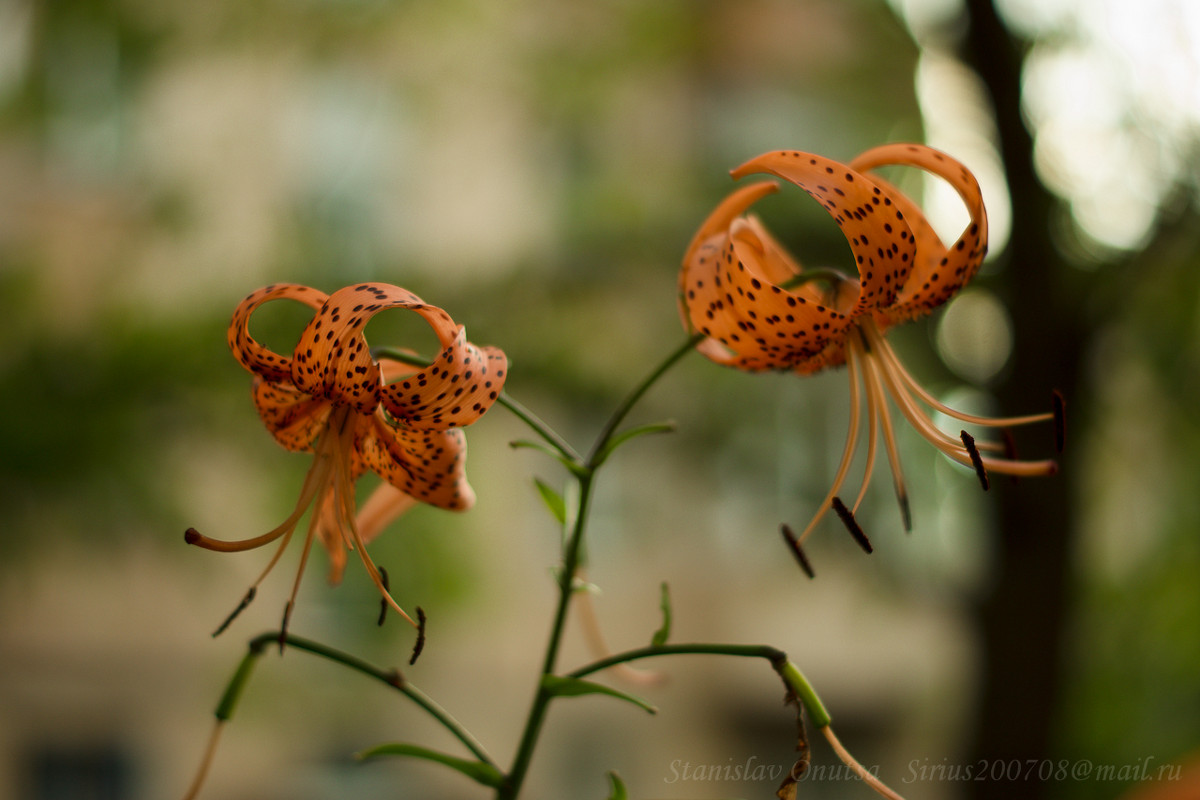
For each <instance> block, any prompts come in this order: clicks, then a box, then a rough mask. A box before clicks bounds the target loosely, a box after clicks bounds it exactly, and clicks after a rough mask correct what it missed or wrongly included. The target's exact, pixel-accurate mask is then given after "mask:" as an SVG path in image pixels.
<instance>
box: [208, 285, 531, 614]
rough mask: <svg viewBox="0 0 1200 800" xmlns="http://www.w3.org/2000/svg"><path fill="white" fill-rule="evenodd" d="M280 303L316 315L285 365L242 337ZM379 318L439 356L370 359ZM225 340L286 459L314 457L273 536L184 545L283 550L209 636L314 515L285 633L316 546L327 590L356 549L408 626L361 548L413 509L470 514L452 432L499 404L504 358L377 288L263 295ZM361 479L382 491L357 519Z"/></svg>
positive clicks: (421, 306)
mask: <svg viewBox="0 0 1200 800" xmlns="http://www.w3.org/2000/svg"><path fill="white" fill-rule="evenodd" d="M285 299H286V300H292V301H296V302H300V303H303V304H304V305H307V306H308V307H310V308H312V309H313V310H314V311H315V314H314V315H313V318H312V320H311V321H310V322H309V323H308V325H307V326H306V327H305V328H304V331H303V332H302V333H301V335H300V340H299V343H298V344H297V345H296V347H295V350H294V351H293V353H292V356H291V357H290V358H288V357H286V356H282V355H279V354H277V353H274V352H272V351H271V350H269V349H267V348H266V347H264V346H263V345H261V344H259V343H258V342H257V341H255V339H254V337H252V336H251V335H250V331H249V327H248V326H249V322H250V316H251V314H252V313H253V312H254V311H255V309H257V308H258V307H259V306H261V305H262V304H264V303H266V302H268V301H271V300H285ZM387 309H406V310H409V311H413V312H416V313H417V314H419V315H420V316H421V317H422V318H423V319H424V320H425V321H426V322H427V323H428V324H429V326H430V327H431V328H432V329H433V331H434V332H435V333H436V335H437V338H438V342H439V344H440V346H441V348H442V349H441V352H440V353H439V354H438V355H437V357H436V358H435V359H434V360H433V363H432V364H430V365H429V366H428V367H426V368H424V369H420V368H417V367H414V366H411V365H409V364H405V363H401V362H400V361H396V360H393V359H388V358H381V359H379V360H378V361H377V360H375V359H374V358H373V357H372V355H371V352H370V350H369V349H368V347H367V342H366V339H365V338H364V337H363V329H364V328H365V327H366V324H367V322H368V321H369V320H370V319H371V318H372V317H374V316H375V315H376V314H378V313H379V312H381V311H384V310H387ZM228 339H229V346H230V349H231V350H232V351H233V355H234V357H235V358H236V359H237V360H238V362H239V363H240V364H241V365H242V366H243V367H245V368H246V369H247V370H249V371H250V372H251V373H253V374H254V386H253V397H254V403H255V406H256V407H257V409H258V413H259V416H260V417H261V418H262V421H263V423H264V424H265V425H266V426H267V429H268V430H269V431H270V432H271V434H272V435H273V436H274V437H275V440H276V441H277V442H279V444H281V445H283V446H284V447H285V448H287V449H288V450H291V451H294V452H306V453H313V461H312V466H311V467H310V468H309V471H308V475H307V476H306V477H305V479H304V483H303V485H302V487H301V490H300V497H299V499H298V500H297V502H296V506H295V508H294V509H293V510H292V512H291V514H289V515H288V517H287V518H286V519H285V520H284V521H283V522H282V523H281V524H280V525H279V526H278V527H276V528H274V529H273V530H270V531H268V532H267V533H264V534H262V535H261V536H255V537H252V538H249V539H243V540H240V541H222V540H217V539H210V538H209V537H207V536H203V535H201V534H200V533H198V532H196V531H195V530H194V529H189V530H188V531H187V534H186V537H185V538H186V541H187V542H188V543H189V544H194V545H197V546H199V547H203V548H206V549H208V550H216V551H219V552H237V551H242V550H252V549H254V548H257V547H262V546H263V545H267V544H270V543H272V542H275V541H277V540H282V541H281V542H280V544H279V547H278V549H277V550H276V552H275V555H274V556H273V557H272V558H271V560H270V562H269V563H268V564H267V566H266V568H265V569H264V570H263V572H262V574H261V575H259V577H258V579H257V580H256V581H255V582H254V584H253V585H252V586H251V588H250V591H249V592H248V593H247V595H246V599H245V600H243V602H242V604H241V605H240V606H239V607H238V609H237V610H236V611H234V613H233V614H232V615H231V616H230V617H229V619H227V620H226V621H225V624H223V625H222V626H221V628H219V629H218V630H217V633H220V631H221V630H223V629H224V627H225V625H228V623H229V622H230V621H231V620H232V619H233V617H234V616H236V615H237V613H238V611H240V610H241V609H242V608H244V607H245V605H246V604H247V603H248V602H249V601H250V600H251V599H252V598H253V597H254V592H255V590H256V588H257V586H258V585H259V584H260V583H261V582H262V580H263V579H264V578H265V577H266V576H267V574H268V573H270V571H271V569H272V568H273V567H274V566H275V564H276V562H278V560H279V557H280V556H281V555H282V553H283V551H284V550H285V549H286V547H287V544H288V542H289V541H290V539H291V537H292V534H293V532H294V531H295V528H296V525H297V523H298V522H299V521H300V518H301V517H302V516H303V515H304V513H305V511H306V510H308V509H310V508H311V509H312V511H311V514H310V518H309V524H308V534H307V536H306V537H305V541H304V550H303V554H302V556H301V558H300V567H299V570H298V572H297V574H296V578H295V581H294V583H293V585H292V592H291V596H290V598H289V600H288V603H287V606H286V607H285V611H284V620H283V626H282V628H283V630H286V628H287V623H288V619H289V617H290V614H291V610H292V607H293V605H294V602H295V598H296V591H297V589H298V588H299V586H300V576H301V575H302V574H303V573H304V566H305V563H306V562H307V560H308V555H309V552H310V550H311V548H312V544H313V541H314V539H319V540H320V541H321V544H323V545H324V546H325V548H326V550H328V552H329V560H330V580H331V582H333V583H337V582H338V581H340V579H341V577H342V572H343V570H344V568H345V564H346V550H347V548H349V549H352V550H357V551H358V555H359V557H360V558H361V560H362V563H363V566H364V567H365V568H366V570H367V574H368V575H369V576H370V578H371V580H372V582H374V584H375V586H376V588H377V589H378V590H379V592H380V594H381V596H382V598H383V600H384V602H385V603H386V604H387V605H389V606H391V607H392V608H394V609H395V610H396V611H397V612H398V613H399V614H400V615H401V616H403V617H404V618H405V619H406V620H408V621H409V622H410V623H412V624H413V625H414V626H415V625H416V623H414V622H413V620H412V618H411V617H410V616H409V615H408V614H407V613H405V611H404V609H402V608H401V607H400V606H399V605H398V604H397V603H396V601H395V600H394V599H393V598H392V596H391V594H390V592H389V591H388V589H387V586H386V585H385V584H386V578H385V577H384V576H382V575H381V574H380V570H379V569H378V568H377V567H376V566H375V564H374V562H373V561H372V560H371V557H370V556H369V555H368V554H367V549H366V545H367V544H368V543H369V542H370V541H371V540H372V539H374V538H375V537H376V536H377V535H378V534H379V533H380V532H381V531H382V530H383V529H384V527H386V526H387V524H388V523H390V522H391V521H392V520H394V519H395V518H396V517H397V516H399V515H400V514H402V513H403V512H404V511H406V510H407V509H409V508H410V507H412V506H413V505H415V504H416V503H418V502H421V503H428V504H429V505H432V506H436V507H438V508H444V509H449V510H454V511H462V510H466V509H467V508H470V507H471V505H472V504H473V503H474V501H475V495H474V493H473V492H472V490H471V487H470V485H468V483H467V479H466V474H465V472H464V462H465V457H466V441H465V437H464V436H463V432H462V431H461V430H458V428H459V427H460V426H463V425H469V424H471V423H472V422H474V421H475V420H477V419H479V417H480V416H482V415H483V413H484V412H485V411H487V409H488V408H489V407H491V405H492V403H493V402H495V400H496V398H497V397H498V396H499V393H500V390H501V388H502V387H503V385H504V378H505V371H506V368H507V359H506V358H505V355H504V353H503V352H501V351H500V350H497V349H495V348H490V347H483V348H480V347H476V346H475V345H473V344H471V343H470V342H468V341H467V340H466V333H465V330H464V328H463V327H462V326H461V325H456V324H455V322H454V320H452V319H451V318H450V315H449V314H447V313H446V312H445V311H443V310H442V309H440V308H437V307H436V306H431V305H429V304H427V303H425V302H423V301H422V300H421V299H420V298H419V297H417V296H416V295H414V294H412V293H411V292H409V291H406V290H405V289H401V288H399V287H397V286H391V285H389V284H385V283H362V284H358V285H354V286H348V287H346V288H344V289H340V290H338V291H336V292H334V293H333V294H332V295H326V294H325V293H324V292H321V291H318V290H316V289H312V288H309V287H307V286H300V285H297V284H291V283H281V284H273V285H271V286H267V287H264V288H262V289H259V290H258V291H255V292H253V293H251V294H250V295H249V296H247V297H246V298H245V299H244V300H243V301H242V302H241V303H240V304H239V305H238V307H237V309H236V310H235V311H234V314H233V319H232V321H231V322H230V325H229V335H228ZM368 470H371V471H374V472H375V473H377V474H378V475H379V476H380V477H382V478H383V483H382V484H381V485H380V486H379V488H378V489H377V490H376V491H375V492H374V493H373V494H372V495H371V496H370V497H369V498H368V499H367V500H366V502H365V503H364V504H363V508H362V510H361V511H358V512H357V513H356V510H355V483H356V481H357V480H358V478H359V477H361V476H362V475H363V474H365V473H366V472H367V471H368ZM214 635H215V634H214Z"/></svg>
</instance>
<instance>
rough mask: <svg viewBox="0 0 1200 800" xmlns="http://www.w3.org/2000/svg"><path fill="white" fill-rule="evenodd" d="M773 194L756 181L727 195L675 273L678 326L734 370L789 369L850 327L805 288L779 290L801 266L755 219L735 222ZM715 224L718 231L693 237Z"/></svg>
mask: <svg viewBox="0 0 1200 800" xmlns="http://www.w3.org/2000/svg"><path fill="white" fill-rule="evenodd" d="M774 189H775V184H773V183H759V184H754V185H751V186H748V187H745V188H743V189H739V190H738V191H736V192H733V193H732V194H730V195H729V197H727V198H726V199H725V200H724V201H723V202H722V203H721V204H720V205H719V206H718V207H717V210H716V211H715V212H713V214H711V215H710V216H709V219H708V220H706V221H705V223H704V225H703V226H701V232H700V233H699V234H697V238H696V239H695V240H693V243H692V246H690V247H689V248H688V259H687V260H686V261H685V263H684V267H683V271H682V272H681V273H680V291H681V294H680V305H681V313H682V314H683V317H684V321H685V324H686V326H687V327H688V329H689V330H693V331H699V332H701V333H703V334H705V335H706V336H708V337H709V338H708V339H707V340H705V341H703V342H702V343H701V344H700V345H699V346H698V349H699V350H700V352H702V353H703V354H704V355H705V356H706V357H708V358H709V359H711V360H713V361H716V362H718V363H721V364H725V365H728V366H736V367H738V368H739V369H746V370H765V369H781V368H792V367H794V366H795V365H797V364H800V363H803V362H805V361H807V360H808V359H811V358H813V357H814V356H815V355H817V354H818V353H820V352H821V350H822V349H823V348H824V347H825V346H826V345H827V344H828V343H829V342H830V340H831V339H835V338H838V337H839V336H840V335H841V333H842V332H843V331H844V330H845V329H846V327H847V326H848V325H849V318H848V317H847V315H846V314H844V313H842V312H841V311H839V310H837V309H833V308H829V307H827V306H825V305H823V304H822V303H821V302H820V300H821V299H822V297H821V293H820V292H818V291H817V290H816V289H815V288H814V287H813V286H812V285H810V284H804V285H802V286H801V287H799V288H798V289H797V290H796V291H788V290H786V289H783V288H782V287H781V286H779V284H780V283H783V282H785V281H786V280H788V279H789V278H792V277H794V276H795V275H797V274H798V273H800V267H799V266H798V265H797V264H796V263H795V262H794V261H793V260H792V258H791V257H790V256H789V255H787V253H786V252H785V251H784V250H783V248H782V247H780V246H779V245H778V244H777V243H776V242H775V240H774V239H773V238H772V237H771V236H770V235H769V234H768V233H767V232H766V230H765V228H763V226H762V225H761V224H760V223H759V222H758V220H756V219H754V218H749V219H743V218H739V217H738V216H737V215H738V214H740V213H741V212H743V211H745V210H746V208H747V204H748V203H749V202H753V201H754V200H756V199H758V198H760V197H763V196H764V195H765V194H767V192H768V191H773V190H774ZM721 222H723V223H725V226H726V227H725V229H724V230H721V231H718V232H716V233H711V234H709V235H708V236H707V238H704V239H701V238H700V237H702V236H704V235H705V233H707V232H710V231H713V230H714V227H715V225H716V224H717V223H721Z"/></svg>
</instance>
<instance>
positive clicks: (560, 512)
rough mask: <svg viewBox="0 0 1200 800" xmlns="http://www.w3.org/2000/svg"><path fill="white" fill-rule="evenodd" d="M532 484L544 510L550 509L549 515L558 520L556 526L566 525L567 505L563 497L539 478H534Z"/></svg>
mask: <svg viewBox="0 0 1200 800" xmlns="http://www.w3.org/2000/svg"><path fill="white" fill-rule="evenodd" d="M533 483H534V485H535V486H537V490H538V494H540V495H541V496H542V502H543V503H545V504H546V508H548V509H550V513H551V514H553V515H554V518H555V519H556V520H558V524H559V525H566V524H567V503H566V501H565V500H563V496H562V495H561V494H559V493H558V491H557V490H556V489H555V488H554V487H553V486H551V485H550V484H548V483H546V482H545V481H543V480H542V479H541V478H534V479H533Z"/></svg>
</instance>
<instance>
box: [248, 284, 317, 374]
mask: <svg viewBox="0 0 1200 800" xmlns="http://www.w3.org/2000/svg"><path fill="white" fill-rule="evenodd" d="M326 299H328V295H326V294H325V293H324V292H322V291H319V290H317V289H313V288H310V287H308V286H301V285H300V284H296V283H273V284H271V285H270V286H264V287H263V288H261V289H258V290H256V291H254V292H251V293H250V294H249V295H247V296H246V298H245V299H244V300H242V302H241V303H239V304H238V307H237V308H236V309H234V312H233V319H232V320H230V322H229V331H228V334H227V339H228V341H229V349H230V350H232V351H233V356H234V358H236V359H237V360H238V363H240V364H241V365H242V366H243V367H245V368H246V369H248V370H250V371H251V372H253V373H254V374H255V375H258V376H260V377H262V378H264V379H265V380H268V381H276V382H277V381H283V380H291V376H292V365H291V359H290V358H288V357H286V356H281V355H279V354H278V353H275V352H273V351H271V350H268V349H267V348H266V347H263V346H262V345H261V344H259V343H258V342H257V341H255V339H254V337H253V336H251V335H250V327H249V326H250V315H251V314H253V313H254V310H255V309H256V308H258V307H259V306H261V305H262V304H263V303H265V302H267V301H269V300H295V301H297V302H299V303H303V304H304V305H306V306H308V307H309V308H313V309H319V308H320V307H321V305H322V304H323V303H324V302H325V300H326Z"/></svg>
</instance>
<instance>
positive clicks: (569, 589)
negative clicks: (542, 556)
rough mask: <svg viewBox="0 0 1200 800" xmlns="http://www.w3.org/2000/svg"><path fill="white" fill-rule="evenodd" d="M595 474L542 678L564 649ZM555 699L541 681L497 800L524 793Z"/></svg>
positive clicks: (584, 486)
mask: <svg viewBox="0 0 1200 800" xmlns="http://www.w3.org/2000/svg"><path fill="white" fill-rule="evenodd" d="M593 476H594V473H592V472H590V471H589V472H587V473H585V474H584V475H580V476H579V512H578V514H576V516H575V527H574V529H573V530H572V531H571V536H570V537H569V538H568V539H567V546H566V549H565V551H564V553H563V565H562V572H561V574H560V575H559V579H558V607H557V608H556V609H555V612H554V622H553V624H552V625H551V627H550V638H549V641H548V642H547V644H546V654H545V657H544V658H543V660H542V671H541V675H542V676H546V675H551V674H553V673H554V668H555V666H556V665H557V663H558V652H559V649H560V647H561V645H562V638H563V632H564V630H565V629H566V623H567V612H568V611H569V610H570V607H571V597H572V594H573V593H574V583H575V572H576V570H577V569H578V567H579V555H580V551H581V549H582V545H583V536H584V532H585V530H586V526H587V516H588V507H589V505H590V501H591V494H592V479H593ZM553 698H554V695H553V694H552V693H550V692H549V691H547V690H546V688H545V686H544V685H543V684H542V682H541V681H540V680H539V681H538V690H537V693H536V694H534V697H533V702H532V703H531V704H530V707H529V716H528V718H527V719H526V722H525V729H524V731H523V732H522V734H521V742H520V744H519V745H518V746H517V753H516V756H515V757H514V758H513V764H512V768H511V769H510V770H509V771H508V775H507V777H506V779H505V782H504V785H502V786H501V787H500V789H499V790H498V791H497V792H496V798H497V800H513V798H515V797H516V796H517V795H518V793H519V792H520V791H521V784H522V783H524V781H525V774H526V772H528V770H529V763H530V761H532V760H533V751H534V749H535V748H536V747H537V740H538V736H539V735H540V734H541V731H542V724H543V723H544V722H545V721H546V712H547V711H548V710H549V708H550V701H551V700H552V699H553Z"/></svg>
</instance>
